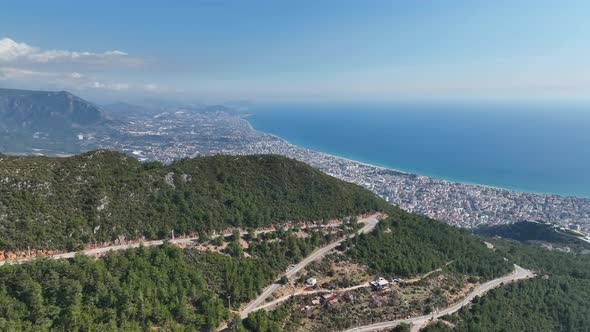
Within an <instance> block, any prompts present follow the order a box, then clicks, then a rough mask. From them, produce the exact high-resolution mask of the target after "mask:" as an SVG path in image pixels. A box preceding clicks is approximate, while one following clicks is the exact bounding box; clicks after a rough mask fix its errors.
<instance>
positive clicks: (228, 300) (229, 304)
mask: <svg viewBox="0 0 590 332" xmlns="http://www.w3.org/2000/svg"><path fill="white" fill-rule="evenodd" d="M227 306H228V307H229V310H231V295H228V296H227Z"/></svg>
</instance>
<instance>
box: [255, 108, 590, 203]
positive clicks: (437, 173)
mask: <svg viewBox="0 0 590 332" xmlns="http://www.w3.org/2000/svg"><path fill="white" fill-rule="evenodd" d="M248 112H249V114H250V115H249V116H248V117H247V118H246V119H247V120H248V121H249V122H250V123H251V124H252V126H253V127H254V128H255V129H257V130H260V131H263V132H267V133H270V134H273V135H276V136H279V137H281V138H283V139H285V140H287V141H289V142H290V143H292V144H295V145H299V146H302V147H306V148H310V149H313V150H317V151H321V152H325V153H329V154H333V155H337V156H342V157H345V158H349V159H353V160H357V161H362V162H365V163H370V164H374V165H378V166H382V167H387V168H392V169H397V170H400V171H404V172H409V173H415V174H421V175H426V176H430V177H435V178H440V179H446V180H451V181H457V182H463V183H472V184H482V185H488V186H493V187H500V188H507V189H513V190H518V191H526V192H539V193H546V194H558V195H568V196H578V197H589V198H590V105H583V104H558V103H544V104H535V103H502V102H493V103H483V102H480V103H472V102H452V103H451V102H442V103H441V102H437V103H426V102H425V103H422V102H403V103H401V102H399V103H379V104H377V103H346V104H345V103H315V104H311V103H290V104H263V105H258V106H254V107H252V108H251V109H250V110H248Z"/></svg>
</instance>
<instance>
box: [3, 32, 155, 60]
mask: <svg viewBox="0 0 590 332" xmlns="http://www.w3.org/2000/svg"><path fill="white" fill-rule="evenodd" d="M145 62H146V60H145V59H142V58H137V57H131V56H129V54H127V53H126V52H123V51H119V50H112V51H106V52H89V51H68V50H42V49H39V48H37V47H33V46H30V45H28V44H26V43H18V42H16V41H14V40H12V39H10V38H3V39H0V64H1V63H4V64H6V63H13V64H14V63H18V64H47V63H66V64H68V63H70V64H72V63H79V64H89V65H131V66H133V65H141V64H144V63H145Z"/></svg>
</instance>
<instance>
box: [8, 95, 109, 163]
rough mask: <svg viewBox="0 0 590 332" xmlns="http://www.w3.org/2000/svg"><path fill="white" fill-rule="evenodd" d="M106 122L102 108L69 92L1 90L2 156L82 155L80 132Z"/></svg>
mask: <svg viewBox="0 0 590 332" xmlns="http://www.w3.org/2000/svg"><path fill="white" fill-rule="evenodd" d="M104 120H105V118H104V116H103V114H102V113H101V110H100V109H99V107H98V106H96V105H94V104H92V103H90V102H88V101H86V100H84V99H82V98H79V97H77V96H74V95H73V94H71V93H69V92H66V91H59V92H50V91H30V90H14V89H0V137H1V138H2V139H1V140H0V152H25V153H26V152H35V151H43V150H49V151H54V152H57V153H59V152H63V153H75V152H79V145H78V142H77V141H78V133H79V131H80V130H81V129H83V128H92V127H96V126H100V125H101V124H102V123H103V122H104Z"/></svg>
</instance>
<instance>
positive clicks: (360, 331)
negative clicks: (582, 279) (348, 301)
mask: <svg viewBox="0 0 590 332" xmlns="http://www.w3.org/2000/svg"><path fill="white" fill-rule="evenodd" d="M534 275H535V274H534V273H533V272H532V271H530V270H527V269H524V268H522V267H520V266H518V265H516V264H515V265H514V272H512V273H510V274H508V275H505V276H503V277H500V278H497V279H494V280H490V281H488V282H486V283H484V284H481V285H479V286H477V287H475V289H474V290H473V291H471V293H469V295H467V297H465V298H464V299H463V300H462V301H460V302H458V303H456V304H454V305H452V306H450V307H448V308H446V309H444V310H440V311H437V312H436V313H434V314H431V315H425V316H418V317H412V318H407V319H399V320H392V321H388V322H381V323H375V324H371V325H365V326H360V327H355V328H352V329H349V330H346V331H345V332H370V331H381V330H385V329H389V328H392V327H395V326H397V325H399V324H401V323H408V324H412V325H413V328H412V331H418V330H419V329H420V328H421V327H423V326H424V325H426V324H427V323H428V322H429V321H430V320H431V319H432V320H434V319H437V318H439V317H442V316H444V315H448V314H452V313H455V312H457V311H459V309H461V308H462V307H464V306H466V305H468V304H469V303H471V301H472V300H473V299H474V298H475V297H476V296H480V295H482V294H484V293H485V292H487V291H489V290H490V289H493V288H496V287H498V286H500V285H502V284H506V283H509V282H514V281H517V280H521V279H527V278H532V277H533V276H534Z"/></svg>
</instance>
